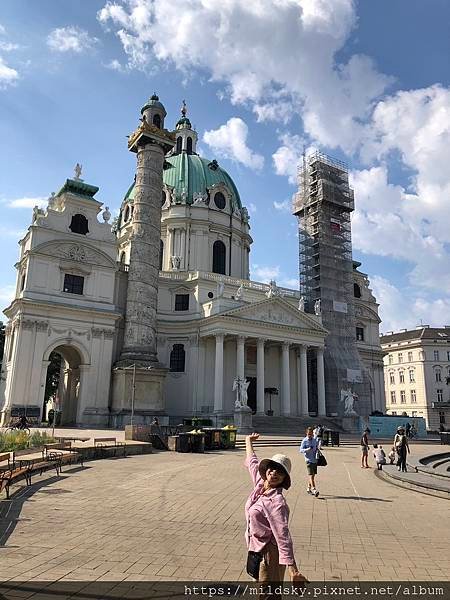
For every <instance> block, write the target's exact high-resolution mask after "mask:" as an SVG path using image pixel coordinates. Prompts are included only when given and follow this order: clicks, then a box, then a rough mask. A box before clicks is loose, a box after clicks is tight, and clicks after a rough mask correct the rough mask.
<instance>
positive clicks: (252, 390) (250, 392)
mask: <svg viewBox="0 0 450 600" xmlns="http://www.w3.org/2000/svg"><path fill="white" fill-rule="evenodd" d="M246 379H247V381H249V382H250V385H249V386H248V388H247V406H249V407H250V408H251V409H252V413H253V414H255V413H256V377H246Z"/></svg>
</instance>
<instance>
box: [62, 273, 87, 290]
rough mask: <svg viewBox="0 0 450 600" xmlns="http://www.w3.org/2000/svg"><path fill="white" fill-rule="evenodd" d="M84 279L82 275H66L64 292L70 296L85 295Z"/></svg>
mask: <svg viewBox="0 0 450 600" xmlns="http://www.w3.org/2000/svg"><path fill="white" fill-rule="evenodd" d="M83 287H84V277H80V275H70V274H69V273H66V274H65V275H64V287H63V292H67V293H68V294H80V295H82V294H83Z"/></svg>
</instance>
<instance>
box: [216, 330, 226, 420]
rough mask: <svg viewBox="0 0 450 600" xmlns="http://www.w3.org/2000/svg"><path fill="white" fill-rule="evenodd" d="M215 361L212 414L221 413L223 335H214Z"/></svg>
mask: <svg viewBox="0 0 450 600" xmlns="http://www.w3.org/2000/svg"><path fill="white" fill-rule="evenodd" d="M215 337H216V360H215V364H214V412H222V411H223V339H224V335H223V333H218V334H216V336H215Z"/></svg>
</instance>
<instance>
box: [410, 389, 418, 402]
mask: <svg viewBox="0 0 450 600" xmlns="http://www.w3.org/2000/svg"><path fill="white" fill-rule="evenodd" d="M410 394H411V404H416V402H417V398H416V390H411V392H410Z"/></svg>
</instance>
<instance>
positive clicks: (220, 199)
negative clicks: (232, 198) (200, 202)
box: [214, 192, 227, 210]
mask: <svg viewBox="0 0 450 600" xmlns="http://www.w3.org/2000/svg"><path fill="white" fill-rule="evenodd" d="M214 204H215V205H216V206H217V208H219V209H220V210H223V209H224V208H225V206H226V205H227V201H226V200H225V196H224V195H223V194H222V192H217V194H214Z"/></svg>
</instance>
